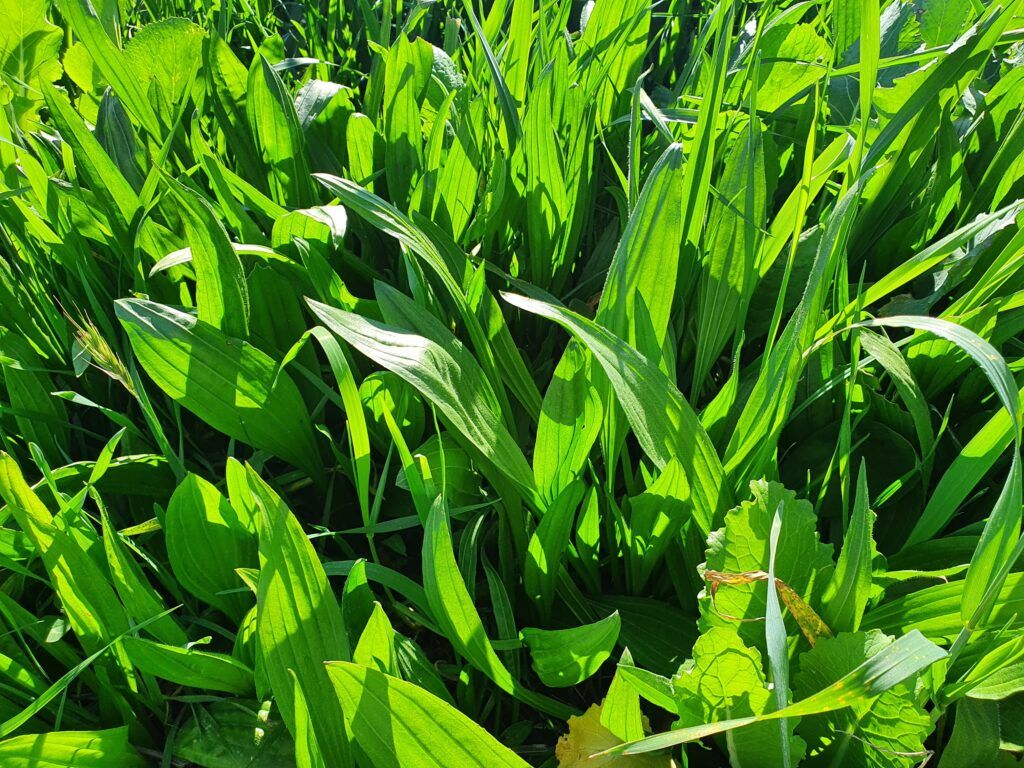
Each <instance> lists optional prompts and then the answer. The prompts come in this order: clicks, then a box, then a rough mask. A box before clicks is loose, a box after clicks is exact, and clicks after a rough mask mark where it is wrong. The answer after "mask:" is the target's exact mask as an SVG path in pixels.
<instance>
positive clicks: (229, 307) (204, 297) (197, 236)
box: [168, 181, 249, 339]
mask: <svg viewBox="0 0 1024 768" xmlns="http://www.w3.org/2000/svg"><path fill="white" fill-rule="evenodd" d="M168 189H170V191H171V194H172V195H173V197H174V199H175V201H176V202H177V203H178V206H179V208H178V210H179V212H180V213H181V217H182V220H183V221H184V222H185V232H186V233H187V234H188V241H189V245H190V247H191V248H190V253H191V256H192V268H193V269H194V270H195V272H196V306H197V308H198V310H199V312H198V317H199V319H200V320H201V321H203V322H206V323H209V324H210V325H212V326H213V327H215V328H218V329H220V330H221V331H223V332H224V333H225V334H227V335H228V336H233V337H236V338H239V339H245V338H248V336H249V292H248V290H247V288H246V285H245V276H244V275H243V273H242V262H241V261H239V259H238V254H237V253H235V250H234V248H233V247H232V244H231V240H230V239H229V238H228V233H227V232H226V231H225V229H224V225H223V224H221V222H220V221H219V220H218V219H217V213H216V211H214V209H213V207H212V206H211V205H210V204H209V203H208V202H206V200H204V199H203V198H202V197H201V196H199V195H198V194H197V193H195V192H193V191H192V190H191V189H188V188H187V187H185V186H183V185H181V184H179V183H178V182H175V181H169V182H168Z"/></svg>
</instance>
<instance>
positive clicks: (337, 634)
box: [249, 467, 352, 768]
mask: <svg viewBox="0 0 1024 768" xmlns="http://www.w3.org/2000/svg"><path fill="white" fill-rule="evenodd" d="M249 488H250V491H251V492H252V494H253V496H254V497H255V498H256V502H257V505H258V507H259V539H260V547H259V548H260V562H261V565H260V577H259V594H258V596H257V613H256V635H257V649H258V654H259V657H260V662H261V664H262V668H263V669H264V670H265V671H266V675H267V679H268V680H269V682H270V686H271V688H272V689H273V691H274V697H275V698H276V700H277V704H278V706H279V707H280V709H281V714H282V717H283V718H284V721H285V723H286V724H287V725H288V728H289V730H291V731H292V735H293V736H294V735H296V731H295V728H296V721H295V703H294V691H295V685H296V683H297V684H298V686H299V687H300V689H301V691H302V693H303V695H304V697H305V701H306V705H307V707H308V712H309V718H310V721H311V722H312V725H313V732H314V733H315V734H316V741H317V744H318V745H319V747H320V750H321V753H322V754H323V757H324V761H325V763H326V764H327V765H329V766H331V767H332V768H334V766H338V768H345V767H346V766H351V765H352V754H351V748H350V745H349V742H348V737H347V735H346V733H345V728H344V720H343V717H342V703H341V701H339V700H338V698H337V696H335V694H334V689H333V687H332V685H331V683H330V681H329V680H328V679H327V672H326V669H325V667H324V662H326V661H334V660H344V659H347V658H348V657H349V646H348V642H347V637H346V634H345V626H344V622H343V621H342V618H341V609H340V608H339V607H338V601H337V599H336V598H335V597H334V593H333V592H332V591H331V587H330V584H329V583H328V582H327V574H326V573H325V572H324V568H323V566H322V565H321V564H320V560H319V558H317V555H316V552H315V551H314V549H313V545H312V544H310V542H309V539H308V538H306V535H305V533H304V532H303V530H302V526H301V525H300V524H299V521H298V520H297V519H296V518H295V515H294V514H292V512H291V510H289V509H288V507H287V505H286V504H285V503H284V501H283V500H282V499H281V497H280V496H278V495H277V493H275V492H274V490H273V489H272V488H271V487H270V486H269V485H267V483H265V482H264V481H263V480H262V479H260V477H259V475H257V474H256V472H255V471H254V470H253V469H252V468H251V467H250V468H249ZM292 672H294V674H295V680H294V681H293V679H292V676H291V673H292Z"/></svg>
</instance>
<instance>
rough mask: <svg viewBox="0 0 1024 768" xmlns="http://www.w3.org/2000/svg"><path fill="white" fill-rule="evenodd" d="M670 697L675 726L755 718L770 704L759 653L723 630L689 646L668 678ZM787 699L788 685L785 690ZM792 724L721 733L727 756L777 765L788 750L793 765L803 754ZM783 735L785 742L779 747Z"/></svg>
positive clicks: (759, 766)
mask: <svg viewBox="0 0 1024 768" xmlns="http://www.w3.org/2000/svg"><path fill="white" fill-rule="evenodd" d="M672 695H673V697H674V699H675V703H676V708H677V712H678V715H679V720H678V721H677V723H676V727H681V728H690V727H693V726H697V725H699V724H701V723H707V722H714V721H716V720H727V719H731V718H737V717H757V716H759V715H763V714H766V713H768V712H771V711H773V710H775V709H777V708H778V707H776V706H775V704H774V700H773V696H772V693H771V691H769V689H768V682H767V680H766V679H765V676H764V671H763V669H762V662H761V655H760V654H759V653H758V652H757V651H756V650H754V649H753V648H748V647H746V646H745V645H744V644H743V641H742V640H740V638H739V637H738V636H737V635H736V633H734V632H731V631H730V630H728V629H725V628H719V627H716V628H713V629H711V630H709V631H708V632H706V633H705V634H703V635H701V637H700V639H698V640H697V644H696V645H694V647H693V659H691V660H690V661H687V662H686V663H685V664H683V666H682V668H680V670H679V673H678V674H677V675H676V676H675V677H674V678H672ZM787 695H788V687H787ZM795 725H796V722H795V721H789V722H788V724H787V728H786V730H785V731H784V732H783V731H780V729H779V726H778V724H777V723H772V722H765V723H758V724H754V725H751V726H750V727H749V728H746V729H741V730H737V731H731V732H729V733H727V734H726V739H727V743H728V747H729V753H730V754H732V755H735V759H736V761H737V762H738V763H739V764H740V765H743V766H750V768H769V767H770V766H778V765H779V763H780V755H782V754H783V750H784V749H785V750H787V751H788V753H789V754H790V755H791V756H792V757H793V759H794V764H796V763H797V762H799V760H800V757H801V756H802V755H803V753H804V743H803V740H802V739H800V738H799V737H796V736H794V735H793V727H794V726H795ZM782 733H785V734H786V743H785V744H783V743H782Z"/></svg>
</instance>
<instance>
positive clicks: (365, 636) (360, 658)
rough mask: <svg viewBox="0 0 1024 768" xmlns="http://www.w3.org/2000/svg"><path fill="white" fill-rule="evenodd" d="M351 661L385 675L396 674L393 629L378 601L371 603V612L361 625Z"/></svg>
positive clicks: (396, 665)
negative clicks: (364, 624) (362, 625)
mask: <svg viewBox="0 0 1024 768" xmlns="http://www.w3.org/2000/svg"><path fill="white" fill-rule="evenodd" d="M352 661H354V662H355V663H356V664H358V665H360V666H362V667H367V668H368V669H375V670H377V671H378V672H382V673H384V674H385V675H392V676H397V675H398V662H397V659H396V651H395V630H394V629H392V627H391V622H390V621H388V617H387V615H386V614H385V613H384V609H383V608H382V607H381V604H380V603H374V605H373V612H372V613H371V614H370V618H369V619H368V620H367V622H366V626H365V627H363V631H362V634H361V635H360V636H359V642H358V643H357V644H356V647H355V650H354V651H352Z"/></svg>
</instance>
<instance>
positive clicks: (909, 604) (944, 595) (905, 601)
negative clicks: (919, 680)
mask: <svg viewBox="0 0 1024 768" xmlns="http://www.w3.org/2000/svg"><path fill="white" fill-rule="evenodd" d="M963 593H964V581H963V579H960V580H957V581H951V582H949V583H947V584H937V585H935V586H931V587H924V588H922V589H918V590H917V591H915V592H911V593H910V594H908V595H903V596H901V597H895V598H892V599H890V600H887V601H886V602H884V603H882V604H881V605H879V606H878V607H876V608H873V609H872V610H869V611H868V612H867V613H866V614H865V616H864V621H863V622H862V623H861V628H862V629H880V630H882V631H883V632H886V633H888V634H898V633H902V632H909V631H910V630H912V629H916V630H918V631H920V632H921V633H922V634H923V635H925V636H926V637H928V638H929V639H930V640H933V641H934V642H937V643H945V644H948V643H951V642H952V641H953V640H954V639H955V638H956V637H957V636H958V635H959V634H960V631H961V630H962V629H963V622H962V620H961V618H960V606H961V605H962V603H963ZM1022 609H1024V575H1022V574H1019V573H1011V574H1010V575H1009V576H1007V577H1006V580H1005V581H1004V582H1003V584H1002V586H1001V587H1000V589H999V590H998V591H997V592H996V593H995V597H994V601H993V609H992V612H991V613H990V614H989V616H988V618H987V619H986V620H985V621H983V622H982V623H981V624H980V625H979V627H978V628H979V629H989V630H993V629H1000V628H1002V627H1004V626H1005V627H1007V628H1019V627H1021V626H1022V623H1021V621H1022V620H1021V617H1022V616H1024V612H1022Z"/></svg>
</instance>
